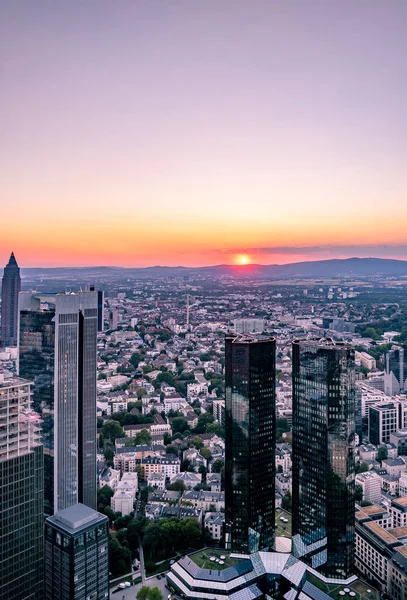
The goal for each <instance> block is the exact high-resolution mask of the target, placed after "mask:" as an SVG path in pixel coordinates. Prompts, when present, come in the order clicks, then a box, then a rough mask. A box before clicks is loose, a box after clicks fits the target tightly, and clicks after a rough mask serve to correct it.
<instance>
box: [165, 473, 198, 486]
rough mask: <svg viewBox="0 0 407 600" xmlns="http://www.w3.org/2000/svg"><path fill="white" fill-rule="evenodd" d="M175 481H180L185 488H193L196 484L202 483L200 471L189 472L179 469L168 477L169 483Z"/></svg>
mask: <svg viewBox="0 0 407 600" xmlns="http://www.w3.org/2000/svg"><path fill="white" fill-rule="evenodd" d="M177 481H182V483H183V484H184V485H185V489H187V490H193V489H194V487H195V486H196V485H199V484H200V483H202V475H201V473H190V472H189V471H180V472H179V473H177V474H176V475H173V476H172V477H171V478H170V483H171V485H172V484H173V483H175V482H177Z"/></svg>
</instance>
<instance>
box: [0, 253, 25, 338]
mask: <svg viewBox="0 0 407 600" xmlns="http://www.w3.org/2000/svg"><path fill="white" fill-rule="evenodd" d="M20 290H21V278H20V269H19V266H18V264H17V261H16V259H15V256H14V253H13V252H12V253H11V256H10V260H9V261H8V264H7V265H6V266H5V268H4V274H3V281H2V285H1V330H0V339H1V342H2V345H3V346H17V330H18V325H17V320H18V294H19V292H20Z"/></svg>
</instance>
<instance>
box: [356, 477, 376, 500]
mask: <svg viewBox="0 0 407 600" xmlns="http://www.w3.org/2000/svg"><path fill="white" fill-rule="evenodd" d="M355 483H356V484H357V485H360V486H361V488H362V490H363V500H365V501H366V502H372V504H377V503H378V502H380V500H381V495H382V491H381V490H382V478H381V477H380V475H378V474H377V473H372V472H370V471H367V472H366V473H358V474H357V475H356V477H355Z"/></svg>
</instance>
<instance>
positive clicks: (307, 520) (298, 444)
mask: <svg viewBox="0 0 407 600" xmlns="http://www.w3.org/2000/svg"><path fill="white" fill-rule="evenodd" d="M225 377H226V403H225V423H226V464H225V501H226V547H227V548H228V549H229V550H232V551H233V552H237V553H240V554H250V553H252V552H257V551H259V550H265V549H269V550H272V549H273V546H274V531H275V445H276V433H275V432H276V427H275V419H276V405H275V381H276V342H275V339H274V338H267V337H263V336H260V337H252V336H247V335H240V336H235V335H233V336H227V338H226V364H225ZM292 382H293V400H292V408H293V424H292V506H293V508H292V543H293V548H292V553H293V554H294V556H296V557H297V558H299V559H301V560H303V561H304V562H306V563H307V564H309V565H310V566H311V567H313V568H315V569H317V570H318V571H320V572H321V573H322V574H324V575H325V576H327V577H332V578H338V579H344V578H347V577H349V576H350V575H351V574H352V573H353V565H354V554H353V553H354V486H355V459H354V446H355V400H354V396H355V394H354V351H353V350H352V349H351V348H350V347H348V346H346V345H344V344H341V343H338V342H334V341H332V340H331V339H328V338H323V339H305V340H299V341H294V342H293V344H292Z"/></svg>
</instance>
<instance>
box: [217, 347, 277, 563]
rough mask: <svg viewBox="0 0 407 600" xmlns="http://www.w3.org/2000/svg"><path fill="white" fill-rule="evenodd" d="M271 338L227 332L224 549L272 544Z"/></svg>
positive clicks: (243, 550) (241, 550)
mask: <svg viewBox="0 0 407 600" xmlns="http://www.w3.org/2000/svg"><path fill="white" fill-rule="evenodd" d="M275 353H276V344H275V340H274V338H264V337H259V338H256V337H253V336H249V335H233V336H227V337H226V363H225V377H226V402H225V428H226V456H225V458H226V463H225V503H226V515H225V517H226V548H227V549H228V550H232V551H233V552H237V553H240V554H247V553H251V552H256V551H258V550H261V549H266V548H270V549H271V548H272V547H273V544H274V519H275V515H274V507H275V497H274V496H275V481H274V478H275V459H274V452H275Z"/></svg>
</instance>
